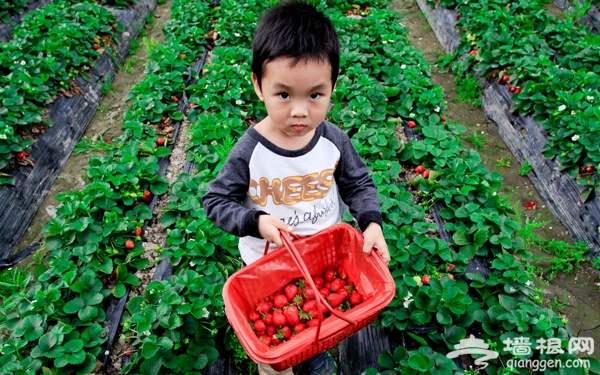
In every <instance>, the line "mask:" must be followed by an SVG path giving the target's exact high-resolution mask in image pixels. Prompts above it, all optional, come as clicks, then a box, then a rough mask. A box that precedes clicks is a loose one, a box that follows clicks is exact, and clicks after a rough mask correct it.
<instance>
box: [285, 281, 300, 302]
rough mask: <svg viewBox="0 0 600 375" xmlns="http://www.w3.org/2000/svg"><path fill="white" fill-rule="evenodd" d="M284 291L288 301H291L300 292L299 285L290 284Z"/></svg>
mask: <svg viewBox="0 0 600 375" xmlns="http://www.w3.org/2000/svg"><path fill="white" fill-rule="evenodd" d="M284 291H285V296H286V297H287V299H288V301H291V300H292V299H294V297H295V296H296V294H298V287H297V286H296V285H294V284H288V285H287V286H286V287H285V289H284Z"/></svg>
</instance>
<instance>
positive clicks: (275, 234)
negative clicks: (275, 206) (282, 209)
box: [258, 215, 294, 246]
mask: <svg viewBox="0 0 600 375" xmlns="http://www.w3.org/2000/svg"><path fill="white" fill-rule="evenodd" d="M279 229H283V230H284V231H286V232H291V231H292V230H293V229H294V228H292V227H290V226H289V225H287V224H286V223H284V222H283V221H281V220H279V219H278V218H276V217H275V216H272V215H260V216H259V217H258V232H259V233H260V235H261V236H262V238H264V239H265V240H267V241H269V242H271V243H274V244H275V245H277V246H283V242H282V241H281V234H280V233H279Z"/></svg>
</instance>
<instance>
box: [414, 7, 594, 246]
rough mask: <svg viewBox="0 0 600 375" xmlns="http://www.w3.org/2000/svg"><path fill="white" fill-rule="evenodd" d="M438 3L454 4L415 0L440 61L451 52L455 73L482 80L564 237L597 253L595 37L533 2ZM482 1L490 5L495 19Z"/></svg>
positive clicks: (489, 104) (489, 107) (487, 104)
mask: <svg viewBox="0 0 600 375" xmlns="http://www.w3.org/2000/svg"><path fill="white" fill-rule="evenodd" d="M441 4H443V5H448V6H457V8H456V11H454V10H449V9H447V8H442V7H440V8H437V9H434V10H431V8H429V7H428V6H427V5H426V4H425V1H419V5H420V6H421V9H422V10H423V11H424V12H426V13H427V14H428V18H429V21H430V23H431V24H432V27H433V28H434V30H435V31H436V35H438V38H439V39H440V42H441V43H442V45H443V46H444V48H445V49H446V50H447V51H449V52H451V55H448V57H446V58H443V60H444V61H443V63H442V65H443V64H444V63H450V61H451V60H452V59H457V60H456V61H454V62H452V67H453V70H454V71H455V73H456V74H458V75H461V76H465V77H468V76H470V74H471V72H474V73H475V74H477V75H479V76H481V77H482V78H483V77H485V78H486V83H485V88H484V96H483V102H484V109H485V111H486V113H487V116H488V117H489V118H491V119H493V120H494V121H495V122H496V124H497V125H498V127H499V133H500V135H501V136H502V138H503V139H504V141H505V143H506V144H507V146H508V147H509V148H510V149H511V151H512V152H513V154H514V155H515V157H516V158H517V160H519V161H520V162H521V163H523V164H525V163H528V164H529V165H531V166H532V170H533V172H532V173H529V177H530V179H531V180H532V182H533V183H534V185H535V187H536V188H537V190H538V191H539V192H540V194H541V195H542V197H543V198H544V199H545V200H546V202H547V204H548V206H549V207H550V209H551V210H552V211H553V213H554V214H555V216H556V217H557V218H559V220H561V222H562V223H563V224H564V225H565V227H566V228H567V229H568V230H569V233H570V235H571V237H572V238H573V239H574V240H583V241H584V242H586V243H588V246H589V247H590V249H591V255H592V256H595V255H596V254H598V252H600V235H599V233H598V228H599V225H600V197H599V196H598V194H597V193H596V192H595V190H596V185H597V181H598V180H599V175H598V174H597V167H598V163H599V162H600V154H599V153H598V144H597V142H596V141H595V139H596V138H597V137H598V134H597V131H598V129H596V128H597V126H595V124H596V123H597V119H598V116H600V106H599V102H598V100H600V98H599V97H598V90H597V88H598V87H599V86H600V79H599V76H598V72H600V65H598V63H597V62H598V59H597V58H595V57H593V56H597V55H598V52H599V48H600V43H599V42H600V39H599V38H600V36H598V35H592V34H590V33H589V32H588V31H587V30H586V29H585V28H582V27H575V26H573V24H572V23H571V22H570V21H564V22H559V21H557V20H556V19H555V18H554V17H552V16H550V15H549V14H548V13H547V12H546V11H545V10H543V9H542V4H541V3H539V2H536V1H534V2H527V1H525V2H522V3H515V4H511V6H508V7H504V6H501V5H502V4H503V2H498V3H497V4H496V3H494V4H488V5H481V6H475V5H472V7H470V6H468V5H460V6H459V5H457V4H456V3H452V2H444V3H441ZM488 7H489V8H493V9H498V11H497V12H496V11H494V12H493V14H494V17H493V18H490V17H488V13H486V11H485V10H486V9H489V8H488ZM457 19H458V20H457ZM455 23H456V27H458V28H459V30H460V33H459V32H458V30H456V27H455V25H454V24H455ZM494 25H502V26H500V27H499V28H497V27H494ZM505 25H511V26H510V27H508V26H505ZM459 34H460V35H459ZM459 38H460V39H459ZM459 56H466V57H464V58H458V57H459ZM532 56H534V58H532ZM511 107H512V108H511ZM531 115H533V116H531ZM536 121H537V122H536ZM545 158H546V159H545ZM574 207H576V209H574Z"/></svg>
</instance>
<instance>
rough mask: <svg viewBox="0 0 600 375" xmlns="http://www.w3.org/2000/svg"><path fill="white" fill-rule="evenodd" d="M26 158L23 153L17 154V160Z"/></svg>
mask: <svg viewBox="0 0 600 375" xmlns="http://www.w3.org/2000/svg"><path fill="white" fill-rule="evenodd" d="M26 157H27V155H26V154H25V153H24V152H23V151H21V152H19V153H17V159H25V158H26Z"/></svg>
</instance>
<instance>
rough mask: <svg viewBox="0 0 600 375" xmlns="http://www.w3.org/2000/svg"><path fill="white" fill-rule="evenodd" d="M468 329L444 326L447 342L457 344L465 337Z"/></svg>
mask: <svg viewBox="0 0 600 375" xmlns="http://www.w3.org/2000/svg"><path fill="white" fill-rule="evenodd" d="M466 335H467V331H466V330H465V329H464V328H463V327H457V326H453V327H444V338H445V339H446V341H447V342H449V343H452V344H456V343H458V342H460V340H462V339H464V338H465V336H466Z"/></svg>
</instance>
